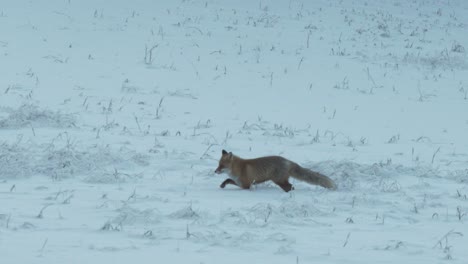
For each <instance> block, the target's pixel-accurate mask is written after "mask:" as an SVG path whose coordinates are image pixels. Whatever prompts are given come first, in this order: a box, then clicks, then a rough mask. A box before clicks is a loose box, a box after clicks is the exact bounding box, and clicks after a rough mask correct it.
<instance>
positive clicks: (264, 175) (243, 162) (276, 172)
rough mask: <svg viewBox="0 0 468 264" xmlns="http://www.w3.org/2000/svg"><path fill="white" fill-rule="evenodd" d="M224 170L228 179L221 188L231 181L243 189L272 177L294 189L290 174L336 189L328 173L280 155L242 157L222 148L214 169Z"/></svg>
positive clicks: (288, 188)
mask: <svg viewBox="0 0 468 264" xmlns="http://www.w3.org/2000/svg"><path fill="white" fill-rule="evenodd" d="M224 171H227V173H228V174H229V176H230V178H229V179H226V180H225V181H224V182H223V183H222V184H221V185H220V187H221V188H224V187H225V186H226V185H227V184H233V185H237V186H239V187H241V188H243V189H249V188H250V186H251V185H252V184H258V183H262V182H265V181H270V180H271V181H273V182H274V183H276V184H277V185H278V186H280V187H281V188H282V189H283V190H284V191H286V192H289V191H290V190H292V189H294V188H293V187H292V185H291V183H289V177H293V178H296V179H298V180H301V181H305V182H307V183H310V184H315V185H320V186H322V187H325V188H329V189H336V184H335V183H334V182H333V180H332V179H330V178H328V177H327V176H325V175H323V174H320V173H318V172H315V171H311V170H309V169H306V168H303V167H301V166H299V165H298V164H297V163H294V162H292V161H290V160H287V159H285V158H283V157H280V156H269V157H261V158H256V159H242V158H240V157H238V156H235V155H233V154H232V152H229V153H228V152H227V151H225V150H223V151H222V155H221V159H220V160H219V166H218V168H217V169H216V171H215V172H216V173H218V174H220V173H222V172H224Z"/></svg>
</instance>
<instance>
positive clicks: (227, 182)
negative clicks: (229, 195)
mask: <svg viewBox="0 0 468 264" xmlns="http://www.w3.org/2000/svg"><path fill="white" fill-rule="evenodd" d="M227 184H232V185H236V186H238V185H237V183H236V182H235V181H234V180H233V179H226V180H225V181H223V183H221V185H220V186H219V187H221V188H224V187H226V185H227Z"/></svg>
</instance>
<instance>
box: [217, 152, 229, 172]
mask: <svg viewBox="0 0 468 264" xmlns="http://www.w3.org/2000/svg"><path fill="white" fill-rule="evenodd" d="M231 162H232V152H229V153H228V152H227V151H225V150H224V149H223V151H222V152H221V159H219V165H218V168H217V169H216V170H215V173H217V174H220V173H223V171H224V170H225V169H229V168H230V167H231Z"/></svg>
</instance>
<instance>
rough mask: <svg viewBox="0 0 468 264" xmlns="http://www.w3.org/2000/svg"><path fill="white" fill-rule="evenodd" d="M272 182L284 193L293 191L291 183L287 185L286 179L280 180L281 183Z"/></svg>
mask: <svg viewBox="0 0 468 264" xmlns="http://www.w3.org/2000/svg"><path fill="white" fill-rule="evenodd" d="M273 182H274V183H276V184H277V185H278V186H279V187H281V189H283V190H284V191H285V192H289V191H291V190H294V187H293V186H292V184H291V183H289V181H288V180H287V179H286V180H281V181H273Z"/></svg>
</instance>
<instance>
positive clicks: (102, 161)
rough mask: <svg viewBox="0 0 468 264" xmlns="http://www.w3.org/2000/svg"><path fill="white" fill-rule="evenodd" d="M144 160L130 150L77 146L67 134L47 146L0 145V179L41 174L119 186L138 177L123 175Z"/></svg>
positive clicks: (146, 158) (145, 163)
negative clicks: (117, 184)
mask: <svg viewBox="0 0 468 264" xmlns="http://www.w3.org/2000/svg"><path fill="white" fill-rule="evenodd" d="M148 159H149V158H148V157H147V156H146V155H143V154H139V153H136V152H134V151H130V150H123V149H119V150H114V149H112V148H111V147H109V146H105V147H103V146H99V145H94V146H87V147H85V146H82V147H78V146H77V145H76V144H75V143H74V142H72V141H70V140H69V138H68V135H67V137H66V138H64V136H63V135H60V136H59V137H58V138H57V140H54V142H52V143H50V144H41V145H35V144H31V145H29V146H21V145H20V144H8V143H3V144H2V145H1V146H0V167H1V168H2V170H0V179H16V178H28V177H31V176H36V175H45V176H48V177H51V178H52V179H54V180H62V179H67V178H73V177H82V178H83V180H84V181H85V182H88V183H119V182H124V181H126V180H128V179H134V178H138V177H140V174H136V173H125V170H124V169H123V168H125V169H132V168H135V167H141V166H145V165H148V164H149V162H148Z"/></svg>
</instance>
